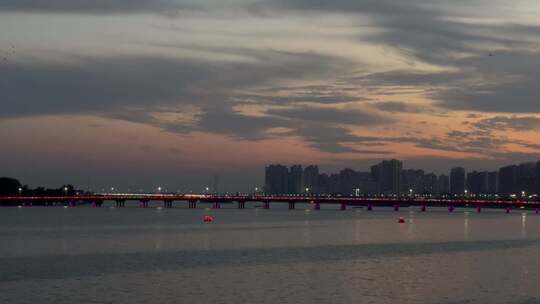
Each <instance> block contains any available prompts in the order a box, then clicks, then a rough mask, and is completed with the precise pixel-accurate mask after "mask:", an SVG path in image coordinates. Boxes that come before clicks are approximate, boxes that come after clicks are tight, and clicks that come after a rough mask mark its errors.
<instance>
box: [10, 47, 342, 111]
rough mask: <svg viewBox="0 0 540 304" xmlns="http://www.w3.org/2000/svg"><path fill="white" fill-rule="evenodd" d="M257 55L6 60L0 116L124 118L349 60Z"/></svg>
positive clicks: (208, 100) (222, 96) (217, 98)
mask: <svg viewBox="0 0 540 304" xmlns="http://www.w3.org/2000/svg"><path fill="white" fill-rule="evenodd" d="M257 58H258V59H259V60H258V61H256V62H250V63H219V62H218V63H216V62H208V61H197V60H190V61H187V60H175V59H167V58H158V57H136V58H134V57H114V58H77V60H78V61H77V62H76V63H72V64H50V63H46V62H40V63H35V62H32V63H27V64H17V63H8V64H2V65H0V75H2V77H1V78H0V91H1V92H2V99H0V106H2V112H1V113H0V117H2V116H3V117H9V116H25V115H40V114H58V113H88V112H93V113H97V112H104V113H115V115H116V116H117V117H121V116H122V111H123V110H125V109H126V108H128V109H131V108H141V109H142V110H146V111H148V110H155V109H156V108H158V107H160V106H171V105H183V104H196V105H199V106H200V105H205V104H222V103H223V102H224V101H225V100H226V99H227V98H229V97H230V96H231V94H232V92H233V91H234V90H239V89H242V88H247V87H249V86H254V85H264V84H271V83H272V81H276V80H285V79H291V78H308V79H309V78H310V77H312V76H313V75H318V74H320V73H322V74H324V73H326V72H328V71H329V70H330V71H331V70H337V69H341V68H343V67H344V66H346V63H345V62H344V61H340V60H339V59H334V58H326V57H324V56H320V55H317V54H313V53H287V52H278V51H273V50H265V51H260V52H258V53H257ZM143 112H144V111H141V113H143Z"/></svg>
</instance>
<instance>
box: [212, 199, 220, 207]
mask: <svg viewBox="0 0 540 304" xmlns="http://www.w3.org/2000/svg"><path fill="white" fill-rule="evenodd" d="M212 208H214V209H221V204H220V203H219V201H218V202H215V203H214V204H213V205H212Z"/></svg>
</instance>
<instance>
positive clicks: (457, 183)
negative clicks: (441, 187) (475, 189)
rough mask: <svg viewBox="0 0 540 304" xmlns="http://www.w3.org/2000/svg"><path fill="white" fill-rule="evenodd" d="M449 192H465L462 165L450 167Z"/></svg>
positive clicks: (458, 193)
mask: <svg viewBox="0 0 540 304" xmlns="http://www.w3.org/2000/svg"><path fill="white" fill-rule="evenodd" d="M450 193H451V194H457V195H463V194H465V169H464V168H462V167H456V168H452V170H450Z"/></svg>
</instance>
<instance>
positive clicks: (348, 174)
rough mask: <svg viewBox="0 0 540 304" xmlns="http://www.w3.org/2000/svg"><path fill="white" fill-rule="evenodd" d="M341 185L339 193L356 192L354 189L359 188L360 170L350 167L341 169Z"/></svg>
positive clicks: (349, 193)
mask: <svg viewBox="0 0 540 304" xmlns="http://www.w3.org/2000/svg"><path fill="white" fill-rule="evenodd" d="M339 185H340V190H339V193H341V194H343V195H352V194H354V189H356V188H358V185H359V178H358V172H356V171H354V170H353V169H349V168H345V169H343V170H341V171H339Z"/></svg>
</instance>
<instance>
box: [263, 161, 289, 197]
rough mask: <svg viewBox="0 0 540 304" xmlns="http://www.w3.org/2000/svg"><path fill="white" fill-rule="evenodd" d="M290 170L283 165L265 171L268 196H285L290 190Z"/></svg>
mask: <svg viewBox="0 0 540 304" xmlns="http://www.w3.org/2000/svg"><path fill="white" fill-rule="evenodd" d="M288 176H289V170H288V169H287V167H286V166H282V165H269V166H267V167H266V170H265V186H264V191H265V192H266V193H267V194H285V193H287V191H288V189H287V187H288Z"/></svg>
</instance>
